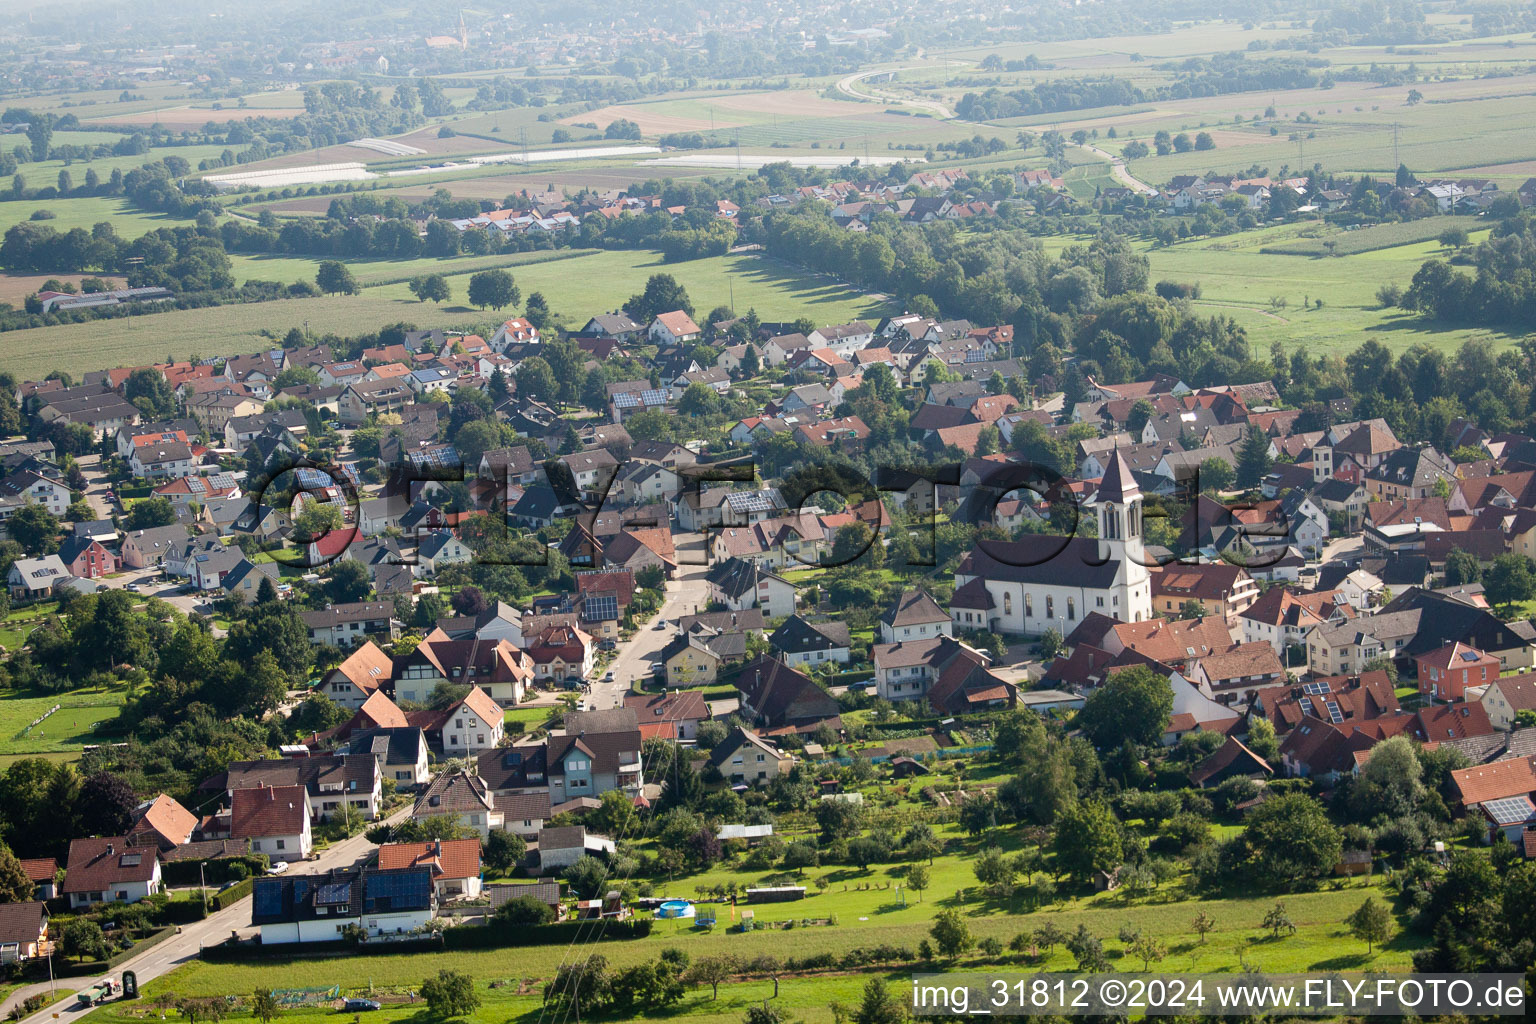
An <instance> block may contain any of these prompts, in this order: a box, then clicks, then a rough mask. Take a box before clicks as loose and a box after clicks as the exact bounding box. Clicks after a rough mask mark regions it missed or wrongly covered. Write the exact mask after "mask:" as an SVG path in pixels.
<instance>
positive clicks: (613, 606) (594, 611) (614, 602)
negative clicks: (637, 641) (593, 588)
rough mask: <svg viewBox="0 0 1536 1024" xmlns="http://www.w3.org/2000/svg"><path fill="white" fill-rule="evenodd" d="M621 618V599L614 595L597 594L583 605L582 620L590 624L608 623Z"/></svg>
mask: <svg viewBox="0 0 1536 1024" xmlns="http://www.w3.org/2000/svg"><path fill="white" fill-rule="evenodd" d="M618 617H619V599H618V598H617V597H615V596H614V595H612V594H595V595H593V596H591V597H588V598H587V600H586V602H585V603H584V604H583V605H582V618H584V619H586V620H587V621H588V622H607V621H608V620H610V619H617V618H618Z"/></svg>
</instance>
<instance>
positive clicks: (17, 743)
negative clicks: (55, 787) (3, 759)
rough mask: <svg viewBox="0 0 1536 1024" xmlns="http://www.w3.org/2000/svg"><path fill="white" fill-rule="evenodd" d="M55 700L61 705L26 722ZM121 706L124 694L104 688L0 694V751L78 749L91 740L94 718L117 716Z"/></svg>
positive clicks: (73, 750) (105, 719)
mask: <svg viewBox="0 0 1536 1024" xmlns="http://www.w3.org/2000/svg"><path fill="white" fill-rule="evenodd" d="M55 704H58V705H61V707H60V709H59V710H58V711H56V712H54V713H53V714H51V715H49V716H48V717H47V718H46V719H44V720H43V721H42V722H41V723H40V724H38V725H36V726H33V727H31V728H30V729H29V728H28V726H29V724H30V723H31V722H32V721H34V720H35V719H37V718H38V717H40V716H41V715H43V714H45V713H46V712H47V711H48V709H49V708H51V707H53V706H54V705H55ZM122 706H123V695H122V694H121V693H112V692H109V691H106V690H99V689H98V690H76V691H74V692H72V693H63V694H45V695H40V696H36V695H31V694H28V695H25V696H23V695H21V694H17V693H14V692H13V693H10V694H7V695H6V696H5V697H0V753H6V754H31V753H45V752H48V753H70V752H73V753H78V752H79V748H80V746H81V745H82V744H85V743H90V742H93V741H94V739H95V734H94V733H93V732H92V731H91V727H92V726H93V725H95V724H96V723H97V722H105V721H108V720H110V719H113V718H116V717H117V714H118V712H119V711H120V710H122Z"/></svg>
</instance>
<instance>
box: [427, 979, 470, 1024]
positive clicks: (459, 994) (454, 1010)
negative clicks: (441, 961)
mask: <svg viewBox="0 0 1536 1024" xmlns="http://www.w3.org/2000/svg"><path fill="white" fill-rule="evenodd" d="M421 997H422V998H423V999H425V1000H426V1001H427V1007H428V1008H429V1009H430V1010H431V1011H432V1015H433V1016H434V1017H438V1018H440V1019H443V1020H447V1019H448V1018H450V1017H463V1016H466V1015H468V1014H470V1013H473V1012H474V1011H475V1010H476V1009H477V1008H479V1006H480V994H479V993H478V992H476V991H475V980H474V979H473V978H471V977H470V976H469V975H467V974H465V973H464V972H463V971H451V970H448V969H446V968H445V969H443V970H440V971H438V972H437V974H436V975H435V976H434V977H430V978H428V979H427V980H426V981H423V982H422V983H421Z"/></svg>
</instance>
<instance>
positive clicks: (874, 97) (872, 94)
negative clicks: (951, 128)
mask: <svg viewBox="0 0 1536 1024" xmlns="http://www.w3.org/2000/svg"><path fill="white" fill-rule="evenodd" d="M932 66H933V65H931V64H911V65H908V66H906V67H900V68H876V69H875V70H874V71H860V72H859V73H858V74H856V75H849V76H848V77H847V78H844V79H842V80H840V81H839V82H838V83H837V91H838V92H840V93H842V94H843V95H845V96H852V97H853V98H854V99H857V100H870V101H872V102H874V103H894V104H898V105H902V106H908V107H918V108H921V109H923V110H931V111H933V112H934V114H935V115H937V116H938V117H940V118H942V119H944V120H945V121H948V120H950V119H951V118H953V117H954V116H955V112H954V111H953V110H950V109H949V108H948V107H946V106H945V105H944V104H942V103H940V102H939V101H938V100H925V99H919V98H918V97H916V96H909V95H907V94H906V93H895V92H887V91H886V90H884V89H876V88H875V87H874V86H872V85H865V86H863V87H862V88H860V86H859V83H860V82H862V81H864V79H866V78H873V77H874V76H875V75H889V74H895V73H896V72H900V71H919V70H927V69H928V68H931V67H932Z"/></svg>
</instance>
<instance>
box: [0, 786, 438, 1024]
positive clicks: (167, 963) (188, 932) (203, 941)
mask: <svg viewBox="0 0 1536 1024" xmlns="http://www.w3.org/2000/svg"><path fill="white" fill-rule="evenodd" d="M410 812H411V809H410V807H409V806H407V807H404V808H401V809H400V810H399V811H397V812H395V813H394V814H393V815H391V816H390V817H389V818H388V819H387V820H389V821H390V822H395V821H399V820H401V819H403V818H404V817H405V816H406V815H408V814H410ZM373 849H374V846H373V844H372V843H370V842H368V840H367V838H366V837H365V836H362V835H357V836H353V837H352V838H351V839H348V840H345V841H343V842H340V843H336V844H334V845H332V846H330V847H329V848H327V849H326V850H324V851H322V852H321V853H320V855H319V857H317V858H316V859H315V860H312V861H305V862H304V863H302V864H295V865H294V866H293V867H292V868H290V869H289V870H290V871H294V872H299V873H315V874H318V873H323V872H326V871H329V870H331V869H332V868H341V867H350V866H352V865H354V864H356V863H358V862H359V861H361V860H365V859H366V858H367V857H368V856H369V855H370V854H371V853H372V852H373ZM250 927H251V899H250V897H249V896H247V897H246V898H245V899H243V900H240V901H239V902H237V903H234V904H232V905H230V906H228V907H225V908H224V909H223V910H220V911H217V912H215V913H213V914H211V915H209V916H208V917H206V918H204V919H203V920H201V921H198V922H196V923H194V924H189V925H183V926H182V929H181V934H179V935H175V936H172V937H171V938H169V939H166V940H165V941H164V942H162V943H160V944H159V945H157V946H152V947H151V948H149V949H147V950H145V951H144V952H143V953H140V954H139V955H138V956H136V957H133V958H132V959H130V960H128V961H126V962H124V963H123V964H122V965H121V966H119V967H118V968H116V969H115V970H114V971H112V973H111V976H112V977H115V978H121V977H122V972H123V971H132V972H134V974H135V975H137V977H138V981H139V988H140V990H141V991H142V990H143V987H144V985H146V984H147V983H148V982H150V981H153V980H154V979H156V978H158V977H160V976H162V975H164V974H168V973H170V972H171V971H173V970H175V969H176V968H178V967H180V966H182V965H183V964H186V963H189V962H191V961H192V960H195V959H197V955H198V951H199V950H200V949H201V948H202V947H203V946H204V945H212V944H214V943H217V942H222V941H224V940H225V939H226V938H228V937H229V934H230V932H248V931H249V929H250ZM106 978H107V975H98V976H95V977H90V978H68V979H63V980H60V981H58V982H57V983H56V985H55V987H56V988H57V989H58V991H59V993H60V994H61V995H67V996H68V997H69V1000H70V1001H69V1002H66V1003H55V1004H54V1005H53V1006H51V1007H49V1008H48V1009H46V1010H42V1011H40V1012H38V1013H35V1014H33V1015H32V1016H31V1017H27V1018H25V1019H24V1020H23V1021H22V1024H55V1021H56V1020H71V1019H75V1018H78V1017H81V1016H84V1013H83V1009H82V1008H81V1007H80V1005H79V1003H77V1002H74V993H76V992H79V991H81V990H82V989H86V988H89V987H91V986H92V985H94V984H96V983H97V982H99V981H104V980H106ZM47 990H48V984H47V983H46V982H42V983H39V984H36V985H27V986H25V987H23V988H20V989H17V990H16V991H15V992H13V993H12V994H11V995H10V997H9V998H7V999H6V1000H5V1001H4V1003H0V1014H6V1013H9V1012H10V1009H11V1007H12V1006H14V1005H16V1004H17V1003H19V1002H20V1001H21V1000H23V999H25V998H27V997H28V996H32V995H37V994H38V993H40V992H46V991H47Z"/></svg>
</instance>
